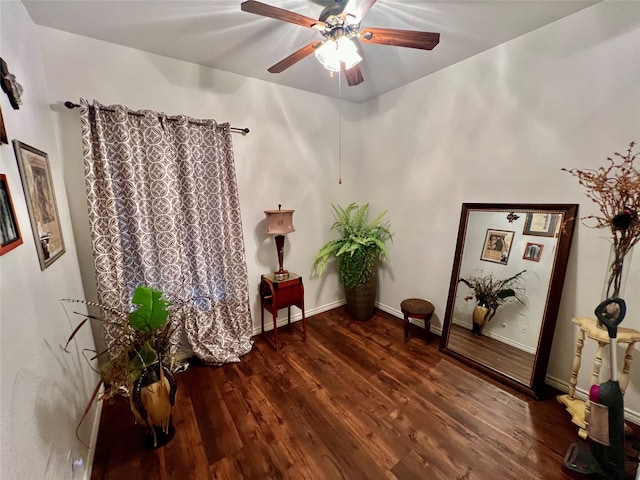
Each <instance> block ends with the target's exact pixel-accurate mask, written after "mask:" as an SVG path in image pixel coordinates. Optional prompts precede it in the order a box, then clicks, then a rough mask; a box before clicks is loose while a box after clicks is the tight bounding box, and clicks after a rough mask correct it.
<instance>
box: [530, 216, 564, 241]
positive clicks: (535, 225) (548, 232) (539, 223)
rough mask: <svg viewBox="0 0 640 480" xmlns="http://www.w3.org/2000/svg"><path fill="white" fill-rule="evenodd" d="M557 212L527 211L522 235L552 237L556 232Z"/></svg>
mask: <svg viewBox="0 0 640 480" xmlns="http://www.w3.org/2000/svg"><path fill="white" fill-rule="evenodd" d="M559 216H560V215H559V214H558V213H527V219H526V221H525V222H524V230H523V232H522V233H523V234H524V235H537V236H539V237H553V236H554V235H555V234H556V223H558V217H559Z"/></svg>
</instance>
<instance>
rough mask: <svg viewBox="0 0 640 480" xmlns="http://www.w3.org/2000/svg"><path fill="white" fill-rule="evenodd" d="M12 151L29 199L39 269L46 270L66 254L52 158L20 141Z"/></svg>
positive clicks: (14, 144) (14, 142)
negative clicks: (53, 177) (51, 167)
mask: <svg viewBox="0 0 640 480" xmlns="http://www.w3.org/2000/svg"><path fill="white" fill-rule="evenodd" d="M13 148H14V149H15V152H16V158H17V159H18V167H19V168H20V176H21V178H22V188H23V189H24V195H25V197H26V199H27V208H28V210H29V217H30V220H31V229H32V230H33V238H34V240H35V242H36V250H37V251H38V259H39V261H40V269H41V270H44V269H45V268H47V267H48V266H49V265H51V264H52V263H53V262H55V261H56V260H57V259H58V258H60V256H61V255H62V254H63V253H64V252H65V247H64V240H63V238H62V226H61V224H60V216H59V215H58V205H57V203H56V197H55V193H54V191H53V181H52V179H51V170H50V169H49V157H48V156H47V154H46V153H45V152H43V151H41V150H38V149H36V148H33V147H31V146H29V145H27V144H25V143H22V142H20V141H18V140H14V141H13Z"/></svg>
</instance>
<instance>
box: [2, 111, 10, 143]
mask: <svg viewBox="0 0 640 480" xmlns="http://www.w3.org/2000/svg"><path fill="white" fill-rule="evenodd" d="M0 143H7V144H8V143H9V137H8V136H7V129H6V127H5V126H4V118H3V116H2V109H1V108H0Z"/></svg>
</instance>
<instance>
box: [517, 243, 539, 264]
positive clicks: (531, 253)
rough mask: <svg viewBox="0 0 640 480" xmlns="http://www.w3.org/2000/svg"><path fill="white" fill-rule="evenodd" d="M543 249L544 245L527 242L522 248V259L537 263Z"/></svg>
mask: <svg viewBox="0 0 640 480" xmlns="http://www.w3.org/2000/svg"><path fill="white" fill-rule="evenodd" d="M543 248H544V245H542V244H541V243H531V242H527V245H526V246H525V247H524V255H522V258H524V259H525V260H531V261H532V262H539V261H540V257H541V256H542V249H543Z"/></svg>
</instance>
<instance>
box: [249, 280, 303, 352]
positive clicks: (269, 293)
mask: <svg viewBox="0 0 640 480" xmlns="http://www.w3.org/2000/svg"><path fill="white" fill-rule="evenodd" d="M292 305H295V306H296V307H298V308H299V309H300V310H302V341H303V342H306V341H307V320H306V318H305V315H304V285H303V284H302V277H301V276H299V275H297V274H295V273H291V272H289V278H287V279H285V280H276V279H275V276H274V274H273V273H269V274H267V275H262V276H261V277H260V307H261V308H260V324H261V329H262V333H264V309H265V308H266V309H267V310H268V311H269V312H271V314H272V315H273V335H274V339H275V345H276V350H278V349H279V348H280V344H279V342H278V310H279V309H281V308H285V307H286V308H287V314H288V321H287V324H290V323H291V306H292Z"/></svg>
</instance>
